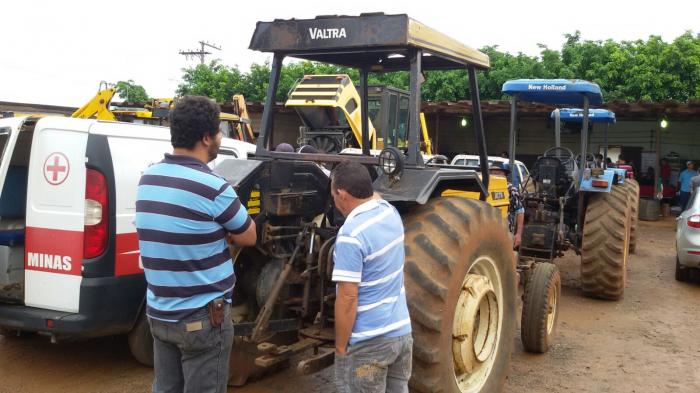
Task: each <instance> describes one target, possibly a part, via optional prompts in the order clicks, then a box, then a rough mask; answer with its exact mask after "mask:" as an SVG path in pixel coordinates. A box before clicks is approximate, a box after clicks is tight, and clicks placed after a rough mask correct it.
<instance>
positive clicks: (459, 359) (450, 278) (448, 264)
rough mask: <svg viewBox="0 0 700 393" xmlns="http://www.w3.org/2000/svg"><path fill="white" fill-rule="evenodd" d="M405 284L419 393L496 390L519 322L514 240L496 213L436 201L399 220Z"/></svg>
mask: <svg viewBox="0 0 700 393" xmlns="http://www.w3.org/2000/svg"><path fill="white" fill-rule="evenodd" d="M403 222H404V230H405V239H406V240H405V250H406V264H405V267H404V272H405V273H404V274H405V275H404V280H405V286H406V298H407V301H408V308H409V313H410V315H411V322H412V325H413V339H414V344H413V375H412V376H411V380H410V382H409V386H410V387H411V388H412V390H414V391H419V392H445V393H464V392H496V391H501V390H502V388H503V383H504V382H505V378H506V376H507V375H508V368H509V362H510V354H511V351H512V349H513V341H512V340H513V335H514V334H515V325H516V313H517V308H516V299H517V282H516V272H515V260H514V256H513V251H512V250H513V241H512V238H511V237H510V234H509V233H508V229H507V228H506V226H505V223H504V221H503V219H502V218H501V215H500V212H499V211H498V210H497V209H495V208H493V207H491V206H489V205H488V204H486V203H484V202H481V201H478V200H471V199H466V198H455V197H446V198H434V199H432V200H430V201H428V203H426V204H425V205H422V206H418V207H416V208H415V209H414V210H413V211H411V212H410V213H409V214H407V215H406V216H404V217H403Z"/></svg>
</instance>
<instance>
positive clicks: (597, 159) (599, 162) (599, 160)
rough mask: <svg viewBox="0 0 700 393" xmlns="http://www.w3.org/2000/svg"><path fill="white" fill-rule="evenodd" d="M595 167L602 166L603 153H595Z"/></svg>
mask: <svg viewBox="0 0 700 393" xmlns="http://www.w3.org/2000/svg"><path fill="white" fill-rule="evenodd" d="M594 164H595V167H596V168H602V167H603V155H602V154H600V153H598V154H596V155H595V162H594Z"/></svg>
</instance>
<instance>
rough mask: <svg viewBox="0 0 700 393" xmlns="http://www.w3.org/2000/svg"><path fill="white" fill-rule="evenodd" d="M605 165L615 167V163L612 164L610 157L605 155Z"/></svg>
mask: <svg viewBox="0 0 700 393" xmlns="http://www.w3.org/2000/svg"><path fill="white" fill-rule="evenodd" d="M605 166H606V167H607V168H614V167H615V164H613V162H612V159H611V158H610V157H607V158H606V159H605Z"/></svg>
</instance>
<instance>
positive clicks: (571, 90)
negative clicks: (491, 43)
mask: <svg viewBox="0 0 700 393" xmlns="http://www.w3.org/2000/svg"><path fill="white" fill-rule="evenodd" d="M501 91H502V92H503V93H505V94H508V95H511V96H515V97H516V98H517V99H518V101H528V102H541V103H546V104H570V105H577V106H583V96H588V102H589V103H590V104H591V105H600V104H602V103H603V95H602V94H601V92H600V86H598V85H597V84H595V83H593V82H588V81H584V80H580V79H574V80H569V79H516V80H510V81H508V82H506V83H504V84H503V88H502V89H501Z"/></svg>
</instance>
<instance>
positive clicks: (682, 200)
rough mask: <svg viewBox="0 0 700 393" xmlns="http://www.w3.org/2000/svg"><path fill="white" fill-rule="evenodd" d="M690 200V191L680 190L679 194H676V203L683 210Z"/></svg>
mask: <svg viewBox="0 0 700 393" xmlns="http://www.w3.org/2000/svg"><path fill="white" fill-rule="evenodd" d="M689 200H690V193H689V192H686V191H681V193H680V195H679V196H678V205H679V206H680V207H681V210H685V209H687V208H688V206H686V205H688V201H689Z"/></svg>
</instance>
